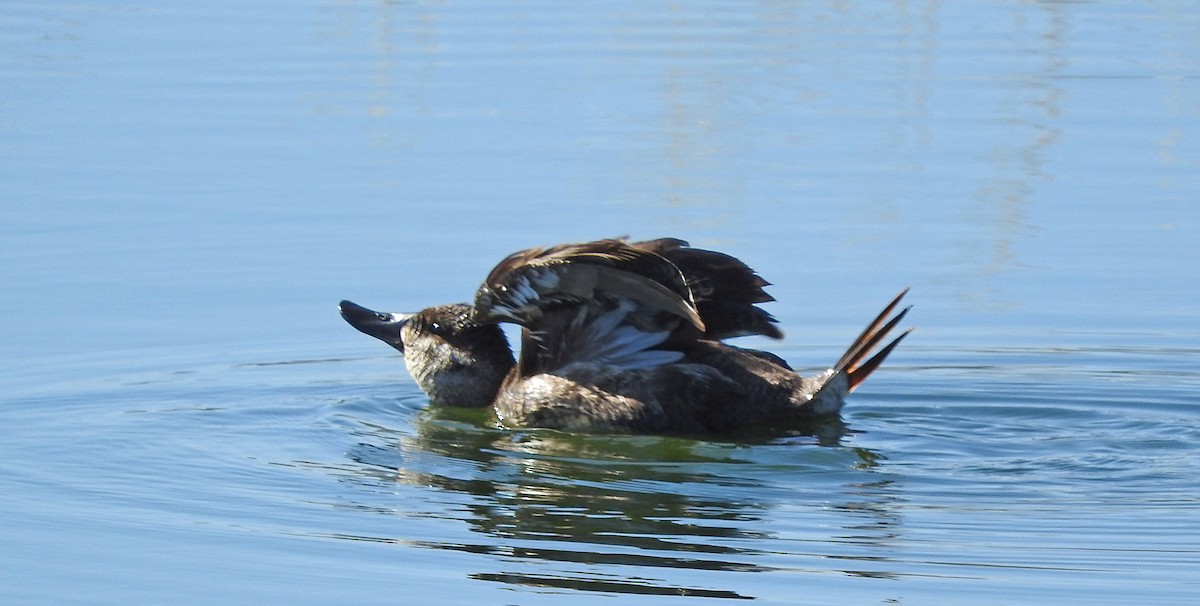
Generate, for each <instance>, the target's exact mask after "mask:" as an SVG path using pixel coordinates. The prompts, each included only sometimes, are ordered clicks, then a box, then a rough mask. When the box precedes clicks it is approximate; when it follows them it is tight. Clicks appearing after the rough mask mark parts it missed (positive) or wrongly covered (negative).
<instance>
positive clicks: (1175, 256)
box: [0, 2, 1200, 604]
mask: <svg viewBox="0 0 1200 606" xmlns="http://www.w3.org/2000/svg"><path fill="white" fill-rule="evenodd" d="M1198 26H1200V12H1198V11H1197V9H1196V7H1195V6H1193V5H1192V4H1191V3H1186V2H1160V3H1154V4H1150V5H1145V6H1140V5H1130V6H1110V5H1103V4H1094V3H1059V2H1028V3H1007V2H963V3H938V2H897V3H887V4H878V3H869V2H838V3H804V4H795V3H783V2H760V3H745V2H703V3H689V4H687V5H680V4H671V3H624V4H623V3H584V4H579V3H573V4H570V5H563V4H560V3H542V2H533V3H530V2H521V3H478V4H476V3H449V4H447V3H422V2H416V3H395V2H301V3H296V2H273V3H272V2H268V3H256V4H254V5H253V6H246V5H244V4H241V3H232V2H207V3H188V2H176V3H171V4H170V5H163V6H160V5H158V4H155V3H138V2H109V3H86V2H81V3H56V4H53V5H43V4H42V3H27V2H16V3H9V4H8V5H7V6H6V8H5V9H4V10H3V11H0V91H3V92H0V280H2V281H3V284H4V296H3V297H0V318H4V320H3V328H4V335H5V338H4V339H3V340H0V356H3V362H4V363H3V370H0V383H2V385H3V389H2V391H0V427H3V431H4V436H5V439H4V440H2V441H0V493H2V494H3V495H4V497H2V498H0V516H3V518H4V520H5V521H6V524H4V525H3V528H2V529H0V544H2V545H3V547H0V583H2V584H3V586H4V587H5V594H6V601H7V602H12V603H54V604H65V603H88V604H95V603H113V604H117V603H120V604H127V603H156V602H167V601H170V602H180V601H183V602H189V603H228V602H230V601H234V600H237V601H247V600H251V601H256V602H260V603H287V604H297V603H322V604H326V603H346V602H355V603H408V602H411V601H414V600H416V601H418V602H420V603H463V602H470V603H503V604H531V603H560V602H561V601H562V600H563V599H570V600H573V601H579V602H596V603H611V602H612V600H613V599H614V598H616V599H629V598H637V599H638V601H639V602H647V603H654V602H659V601H665V600H668V599H670V600H673V601H678V599H679V597H678V596H688V597H690V598H692V600H693V601H696V600H701V601H712V602H716V601H718V600H726V599H752V600H756V601H758V602H761V603H780V604H785V603H786V604H793V603H853V604H864V603H865V604H871V603H876V604H883V603H920V604H930V603H947V604H955V603H962V601H963V596H964V595H969V596H970V601H971V603H975V604H1011V603H1039V604H1083V603H1086V604H1103V603H1109V604H1125V603H1138V602H1144V601H1147V600H1149V601H1153V602H1154V603H1162V604H1171V603H1174V604H1190V603H1194V602H1196V601H1197V599H1198V598H1200V587H1198V586H1197V583H1196V581H1195V580H1194V579H1195V578H1196V572H1197V569H1196V568H1197V567H1196V564H1195V562H1196V561H1197V560H1198V559H1200V532H1198V531H1197V529H1198V528H1200V482H1198V481H1197V477H1196V473H1195V470H1196V469H1197V468H1198V466H1200V448H1198V447H1197V444H1200V402H1198V400H1197V396H1196V394H1197V393H1200V372H1198V368H1200V345H1198V344H1200V330H1197V326H1200V312H1198V311H1197V309H1198V308H1197V306H1196V301H1197V300H1200V278H1197V268H1198V267H1200V252H1198V251H1200V249H1198V248H1197V247H1196V244H1195V243H1196V241H1197V235H1196V234H1197V231H1198V227H1200V226H1198V219H1200V213H1197V203H1196V201H1195V193H1196V192H1197V191H1200V147H1198V143H1197V142H1198V141H1200V59H1197V58H1198V57H1200V47H1198V43H1197V37H1196V36H1195V32H1196V31H1197V27H1198ZM618 234H630V235H632V236H634V237H639V238H651V237H660V236H665V235H673V236H678V237H683V238H686V239H689V240H691V241H692V242H693V243H694V244H696V245H699V246H708V247H715V248H719V249H721V250H725V251H727V252H730V253H733V254H735V255H738V256H739V257H741V258H743V259H744V260H746V261H747V262H748V263H750V264H751V265H752V266H753V267H755V268H756V269H758V270H759V271H760V272H761V273H762V274H763V275H764V276H765V277H767V279H769V280H771V281H772V282H773V283H774V284H775V286H773V287H772V291H771V292H772V293H773V294H774V295H775V296H776V297H777V298H778V299H779V301H778V302H777V303H773V304H771V306H770V308H771V311H772V313H774V314H775V315H776V316H778V317H779V319H780V321H781V324H782V325H783V327H784V329H785V330H786V331H787V333H788V339H787V340H786V341H784V342H783V343H767V342H765V341H760V340H754V339H750V340H745V342H744V344H746V345H750V346H769V347H771V348H772V349H773V350H774V351H777V352H778V353H780V354H781V355H783V356H784V357H785V358H787V359H788V360H789V361H791V362H792V363H793V364H794V365H796V366H797V367H802V368H805V369H813V370H815V369H819V368H822V367H823V365H826V364H828V363H830V362H832V361H833V360H835V359H836V358H837V357H838V355H840V349H841V348H843V347H845V345H846V344H847V343H848V342H849V341H850V340H851V339H852V338H853V336H854V335H855V334H856V333H857V331H858V330H859V329H860V328H861V325H862V324H863V323H864V322H865V321H866V320H868V319H869V318H870V317H871V316H872V315H873V314H874V313H875V312H876V311H877V310H878V308H879V307H881V306H882V305H883V303H885V302H886V301H887V300H888V299H889V298H890V297H891V296H892V295H893V294H894V293H895V292H896V291H897V290H899V289H900V288H902V287H904V286H907V285H911V286H913V291H912V293H911V295H910V297H911V299H912V302H913V303H914V304H915V305H916V308H915V309H914V311H913V313H912V315H911V316H910V319H911V321H912V322H913V323H914V324H916V325H917V326H918V330H917V332H915V333H914V334H913V335H912V337H910V338H909V339H908V340H907V341H906V342H905V343H904V345H903V347H902V348H901V349H900V350H898V351H897V352H896V353H895V355H894V357H893V358H892V359H891V360H890V361H889V364H888V366H887V367H885V368H884V369H883V370H881V371H880V372H879V373H878V374H877V376H875V377H873V378H872V379H871V380H870V381H869V382H868V383H867V384H866V385H865V386H864V388H863V389H862V390H860V391H859V392H857V393H856V394H855V395H854V396H853V398H852V399H851V401H850V403H849V405H848V407H847V409H846V411H845V414H844V415H843V418H842V419H841V420H840V421H837V422H830V423H824V424H820V425H817V426H813V427H805V428H792V430H783V429H781V430H780V431H777V432H773V433H770V434H767V435H744V436H735V437H728V438H722V439H713V440H698V439H685V438H661V437H636V436H574V435H567V434H561V433H555V432H541V431H502V430H499V429H496V428H494V427H492V426H491V424H490V423H489V421H488V419H487V417H486V415H482V414H479V413H472V412H469V411H455V410H437V409H430V408H428V407H427V402H426V400H425V398H424V397H423V395H422V394H421V393H420V392H419V390H417V388H416V387H415V386H414V385H413V384H412V383H411V381H410V380H409V379H408V378H407V376H406V375H405V374H404V372H403V369H402V367H401V364H400V363H399V360H398V359H397V356H396V355H395V354H394V352H391V351H390V350H388V349H387V348H386V347H384V346H383V345H381V344H379V343H377V342H374V341H372V340H370V339H367V338H366V337H363V336H362V335H360V334H358V333H357V332H354V331H353V330H352V329H350V328H349V327H348V326H346V325H345V324H344V323H343V322H342V321H341V320H340V318H338V317H337V313H336V308H335V305H336V302H337V301H338V300H339V299H341V298H346V297H349V298H352V299H354V300H356V301H359V302H361V303H363V304H367V305H370V306H373V307H380V308H388V309H396V310H412V309H417V308H420V307H422V306H425V305H431V304H436V303H443V302H449V301H457V300H464V299H466V298H468V297H469V296H470V295H471V293H473V292H474V290H475V288H476V287H477V285H478V283H479V281H480V279H481V278H482V276H484V275H485V274H486V271H487V270H488V269H489V268H490V267H491V265H492V264H493V263H495V262H496V261H497V260H498V259H500V258H502V257H503V256H504V255H506V254H508V253H509V252H511V251H513V250H516V249H519V248H524V247H527V246H530V245H534V244H546V243H554V242H559V241H569V240H577V239H585V238H597V237H605V236H612V235H618ZM668 596H669V597H668Z"/></svg>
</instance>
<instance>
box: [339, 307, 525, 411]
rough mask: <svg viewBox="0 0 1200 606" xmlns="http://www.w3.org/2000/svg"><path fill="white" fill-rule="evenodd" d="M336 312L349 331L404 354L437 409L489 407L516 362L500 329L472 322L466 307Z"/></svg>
mask: <svg viewBox="0 0 1200 606" xmlns="http://www.w3.org/2000/svg"><path fill="white" fill-rule="evenodd" d="M338 308H339V309H340V310H341V312H342V318H343V319H345V320H346V322H348V323H349V324H350V325H351V326H353V327H354V328H356V329H358V330H359V331H360V332H362V333H364V334H368V335H370V336H372V337H375V338H376V339H379V340H380V341H383V342H384V343H387V344H388V345H391V346H392V347H395V348H396V349H397V350H399V351H400V352H401V353H403V354H404V365H405V366H406V367H407V368H408V373H409V374H410V375H412V377H413V379H415V380H416V382H417V385H419V386H420V387H421V390H422V391H424V392H425V393H426V394H427V395H428V396H429V399H430V400H432V401H433V402H436V403H439V404H446V405H450V406H470V407H481V406H489V405H491V403H492V400H494V399H495V397H496V392H497V391H499V389H500V383H501V382H502V381H503V380H504V377H505V375H506V374H508V371H509V369H511V368H512V366H513V363H514V362H513V355H512V350H511V349H509V346H508V340H507V339H505V337H504V333H503V332H502V331H501V329H500V327H499V326H497V325H495V324H479V323H477V322H475V321H474V320H473V319H472V317H471V306H470V305H467V304H465V303H454V304H451V305H438V306H436V307H428V308H425V309H422V310H421V311H419V312H417V313H414V314H403V313H390V312H379V311H374V310H371V309H367V308H366V307H363V306H361V305H358V304H356V303H353V302H351V301H342V302H341V304H340V305H339V306H338Z"/></svg>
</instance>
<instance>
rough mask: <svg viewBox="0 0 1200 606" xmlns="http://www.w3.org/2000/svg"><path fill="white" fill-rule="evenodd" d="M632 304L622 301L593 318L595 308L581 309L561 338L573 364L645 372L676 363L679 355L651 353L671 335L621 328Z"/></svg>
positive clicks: (659, 352)
mask: <svg viewBox="0 0 1200 606" xmlns="http://www.w3.org/2000/svg"><path fill="white" fill-rule="evenodd" d="M634 308H635V304H634V303H632V302H630V301H622V302H621V303H620V304H619V305H618V306H617V307H616V308H615V309H612V310H608V311H605V312H603V313H601V314H600V315H599V316H592V315H591V313H589V312H593V313H594V312H595V311H596V308H594V307H588V306H584V307H581V308H580V310H579V313H578V314H577V315H576V316H575V318H574V319H573V320H572V321H571V323H570V326H569V327H568V329H567V331H566V334H565V335H563V342H562V347H563V348H564V350H565V351H567V352H570V354H569V358H570V361H572V362H591V363H595V364H604V365H607V366H615V367H618V368H624V369H637V368H648V367H651V366H659V365H662V364H670V363H672V362H678V361H679V360H680V359H682V358H683V354H682V353H680V352H678V351H664V350H657V349H650V348H652V347H654V346H656V345H660V344H662V342H663V341H666V340H667V337H668V336H670V334H671V331H669V330H660V331H644V330H639V329H638V328H636V327H634V326H631V325H629V324H624V321H625V318H626V317H627V316H628V315H629V313H630V311H632V310H633V309H634Z"/></svg>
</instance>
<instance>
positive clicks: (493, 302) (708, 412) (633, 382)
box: [341, 238, 908, 433]
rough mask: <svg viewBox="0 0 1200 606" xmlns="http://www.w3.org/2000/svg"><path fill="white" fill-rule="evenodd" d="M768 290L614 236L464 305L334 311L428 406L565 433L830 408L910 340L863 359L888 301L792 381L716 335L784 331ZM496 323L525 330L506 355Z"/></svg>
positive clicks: (510, 270)
mask: <svg viewBox="0 0 1200 606" xmlns="http://www.w3.org/2000/svg"><path fill="white" fill-rule="evenodd" d="M767 285H768V283H767V282H766V281H765V280H763V279H762V278H761V277H760V276H758V274H756V273H755V272H754V271H753V270H752V269H750V268H749V267H748V266H746V265H745V264H744V263H742V262H741V261H740V260H738V259H736V258H734V257H732V256H729V255H726V254H724V253H719V252H715V251H707V250H703V249H696V248H691V247H689V246H688V245H687V243H686V242H684V241H682V240H677V239H673V238H664V239H660V240H649V241H645V242H632V243H631V242H627V241H625V240H621V239H615V240H599V241H596V242H586V243H580V244H564V245H559V246H554V247H548V248H534V249H529V250H525V251H520V252H517V253H514V254H513V255H510V256H509V257H507V258H505V259H504V260H503V261H501V262H500V263H499V264H498V265H497V266H496V267H495V268H494V269H493V270H492V271H491V272H490V273H489V274H488V276H487V277H486V278H485V280H484V283H483V285H482V286H481V287H480V288H479V291H478V292H477V293H476V299H475V301H474V303H473V304H472V305H467V304H453V305H442V306H437V307H431V308H427V309H424V310H422V311H420V312H418V313H416V314H411V315H408V314H388V313H379V312H374V311H371V310H369V309H366V308H363V307H361V306H358V305H355V304H354V303H350V302H349V301H343V302H342V307H341V309H342V315H343V317H345V319H346V320H347V321H348V322H349V323H350V324H351V325H353V326H354V327H355V328H358V329H359V330H361V331H362V332H365V333H367V334H369V335H371V336H374V337H376V338H379V339H381V340H383V341H385V342H387V343H388V344H390V345H392V346H393V347H395V348H396V349H399V350H400V351H402V352H403V353H404V358H405V364H406V366H407V367H408V370H409V372H410V374H411V375H412V376H413V377H414V379H415V380H416V381H417V383H418V385H420V386H421V389H422V390H424V391H425V392H426V393H427V394H428V395H429V396H430V399H431V400H432V401H433V402H435V403H440V404H448V405H454V406H492V407H494V408H495V411H496V414H497V417H498V418H499V419H500V420H501V421H502V422H503V423H504V424H505V425H508V426H512V427H549V428H555V429H561V430H566V431H617V432H635V433H720V432H726V431H730V430H733V429H737V428H739V427H744V426H747V425H756V424H766V423H770V422H772V421H776V420H784V419H789V418H796V417H806V416H815V415H827V414H836V413H837V412H838V411H840V410H841V407H842V405H843V403H844V401H845V397H846V395H847V394H849V393H850V391H852V390H853V389H854V388H855V387H857V386H858V385H859V384H860V383H862V381H863V380H864V379H865V378H866V377H867V376H868V375H869V374H870V373H871V372H872V371H874V369H875V368H876V367H878V365H879V364H880V363H881V362H882V361H883V359H884V358H886V357H887V355H888V354H889V353H890V352H891V351H892V349H893V348H895V346H896V345H897V344H898V343H899V342H900V340H901V339H903V338H904V336H906V335H907V334H908V333H907V331H906V332H904V333H902V334H901V335H900V336H899V337H896V338H895V339H893V340H892V341H891V342H890V343H888V344H887V345H886V346H884V347H883V348H880V349H879V351H878V352H876V353H875V354H874V355H873V356H871V357H870V358H868V355H870V354H871V352H872V351H873V350H874V349H875V348H876V347H877V346H878V345H879V344H880V343H881V342H882V341H883V339H884V338H885V337H886V336H887V335H888V333H889V332H890V331H891V330H892V329H893V328H894V327H895V326H896V324H897V323H898V322H899V321H900V319H901V318H902V317H903V316H904V314H905V313H906V312H907V311H908V310H907V309H904V310H902V311H900V312H899V313H898V314H897V315H896V316H894V317H892V318H891V319H890V320H888V316H889V315H890V314H891V313H892V312H893V311H894V310H895V308H896V306H897V305H898V303H899V300H900V298H901V297H903V296H904V294H905V293H904V292H901V293H900V295H899V296H897V297H896V298H895V299H894V300H893V301H892V303H891V304H890V305H888V306H887V308H885V309H884V311H883V312H882V313H881V314H880V315H879V316H878V317H877V318H876V319H875V321H874V322H872V323H871V325H870V326H868V328H867V330H865V331H863V333H862V335H860V336H859V338H858V339H856V340H855V341H854V344H853V345H852V346H851V347H850V348H849V350H848V351H847V352H846V355H844V356H843V357H842V359H841V360H839V362H838V363H837V364H835V365H834V366H833V367H832V368H830V369H829V370H827V371H825V372H824V373H821V374H819V375H817V376H815V377H807V378H806V377H801V376H800V375H798V374H797V373H795V372H794V371H793V370H792V369H791V368H790V367H789V366H788V365H787V363H786V362H784V361H783V360H782V359H781V358H779V357H778V356H776V355H774V354H771V353H769V352H763V351H756V350H750V349H743V348H738V347H734V346H732V345H728V344H725V343H723V342H721V339H724V338H729V337H733V336H741V335H749V334H758V335H765V336H769V337H772V338H781V337H782V333H781V332H780V331H779V329H778V327H777V326H776V325H775V319H774V318H773V317H771V316H770V314H768V313H767V312H766V311H764V310H762V309H761V308H759V307H758V306H757V304H758V303H764V302H767V301H772V300H773V298H772V297H771V296H770V295H768V294H767V293H766V292H765V291H764V290H763V288H764V287H765V286H767ZM885 320H887V321H886V322H885ZM499 322H512V323H516V324H519V325H521V326H522V327H523V328H522V333H521V351H520V357H519V359H515V360H514V358H513V355H512V353H511V350H510V348H509V346H508V343H507V342H506V341H505V338H504V335H503V333H502V332H501V331H500V329H499V327H498V326H497V323H499Z"/></svg>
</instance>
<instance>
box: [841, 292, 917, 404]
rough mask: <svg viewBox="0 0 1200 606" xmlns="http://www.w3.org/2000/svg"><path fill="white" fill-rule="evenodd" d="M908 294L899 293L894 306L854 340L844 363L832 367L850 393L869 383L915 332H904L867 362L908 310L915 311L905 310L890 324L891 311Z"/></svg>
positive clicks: (907, 308)
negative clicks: (902, 343) (862, 384)
mask: <svg viewBox="0 0 1200 606" xmlns="http://www.w3.org/2000/svg"><path fill="white" fill-rule="evenodd" d="M906 294H908V289H907V288H905V289H904V290H902V291H900V294H898V295H896V298H895V299H892V302H891V303H888V305H887V307H885V308H883V311H881V312H879V315H878V316H876V317H875V319H874V320H872V321H871V323H870V324H869V325H867V328H866V329H865V330H863V331H862V334H860V335H858V338H857V339H855V340H854V343H852V344H851V345H850V347H849V349H847V350H846V353H845V354H844V355H842V359H840V360H838V362H837V364H835V365H834V366H833V370H834V371H835V372H837V373H839V374H841V373H844V374H845V375H846V380H847V382H848V384H849V385H848V389H847V393H849V392H851V391H854V390H855V388H857V387H858V386H859V385H860V384H861V383H862V382H863V381H865V380H867V377H869V376H871V373H872V372H875V369H876V368H879V365H880V364H882V363H883V361H884V360H885V359H887V357H888V354H890V353H892V350H893V349H895V348H896V346H897V345H899V344H900V341H903V340H904V337H907V336H908V333H910V332H912V329H911V328H909V329H908V330H905V331H904V332H902V333H900V336H898V337H896V338H895V339H893V340H892V341H891V342H890V343H888V344H887V345H885V346H883V348H882V349H880V350H879V351H877V352H876V353H875V355H873V356H871V357H870V358H867V355H868V354H870V353H871V351H872V350H874V349H875V347H876V346H878V345H879V343H880V342H882V341H883V340H884V339H885V338H887V336H888V333H890V332H891V331H892V330H893V329H894V328H896V325H897V324H899V323H900V320H902V319H903V318H904V316H905V315H907V314H908V310H910V309H912V306H909V307H905V308H904V309H902V310H900V313H898V314H896V316H895V317H893V318H892V319H890V320H888V319H887V318H888V316H889V315H891V313H892V311H893V310H895V309H896V306H897V305H899V304H900V299H903V298H904V295H906ZM864 358H867V359H866V361H863V359H864Z"/></svg>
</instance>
